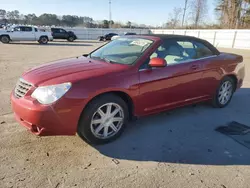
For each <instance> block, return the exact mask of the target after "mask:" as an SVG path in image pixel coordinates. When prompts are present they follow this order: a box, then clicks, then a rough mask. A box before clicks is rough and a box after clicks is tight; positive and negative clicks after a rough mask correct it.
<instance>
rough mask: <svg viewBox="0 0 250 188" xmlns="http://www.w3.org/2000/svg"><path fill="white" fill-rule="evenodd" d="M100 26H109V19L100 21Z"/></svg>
mask: <svg viewBox="0 0 250 188" xmlns="http://www.w3.org/2000/svg"><path fill="white" fill-rule="evenodd" d="M102 26H103V27H104V28H109V21H108V20H103V21H102Z"/></svg>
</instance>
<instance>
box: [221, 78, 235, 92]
mask: <svg viewBox="0 0 250 188" xmlns="http://www.w3.org/2000/svg"><path fill="white" fill-rule="evenodd" d="M226 77H229V78H231V79H233V81H234V84H235V88H234V90H236V89H237V84H238V78H237V76H236V75H235V74H227V75H225V76H224V77H223V78H222V80H223V79H224V78H226Z"/></svg>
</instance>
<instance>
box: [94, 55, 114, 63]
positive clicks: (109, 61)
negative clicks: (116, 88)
mask: <svg viewBox="0 0 250 188" xmlns="http://www.w3.org/2000/svg"><path fill="white" fill-rule="evenodd" d="M91 58H92V59H100V60H104V61H105V62H107V63H112V64H115V63H117V62H114V61H111V60H110V59H108V58H106V57H96V56H91Z"/></svg>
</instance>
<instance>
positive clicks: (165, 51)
mask: <svg viewBox="0 0 250 188" xmlns="http://www.w3.org/2000/svg"><path fill="white" fill-rule="evenodd" d="M153 57H159V58H163V59H165V60H166V61H167V64H168V65H171V64H179V63H182V62H186V61H189V60H192V59H194V58H195V49H194V45H193V44H192V43H191V42H189V41H178V40H175V39H169V40H166V41H164V43H163V44H162V45H161V46H160V47H159V48H158V49H157V50H156V51H155V52H154V53H153V54H152V55H151V56H150V59H152V58H153Z"/></svg>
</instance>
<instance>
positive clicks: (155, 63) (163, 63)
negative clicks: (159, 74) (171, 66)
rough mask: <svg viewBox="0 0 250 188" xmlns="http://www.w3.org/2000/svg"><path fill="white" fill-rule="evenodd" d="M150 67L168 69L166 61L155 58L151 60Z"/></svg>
mask: <svg viewBox="0 0 250 188" xmlns="http://www.w3.org/2000/svg"><path fill="white" fill-rule="evenodd" d="M148 65H149V66H150V67H166V65H167V62H166V60H165V59H162V58H159V57H154V58H152V59H151V60H150V62H149V64H148Z"/></svg>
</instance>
